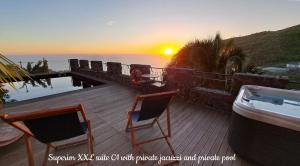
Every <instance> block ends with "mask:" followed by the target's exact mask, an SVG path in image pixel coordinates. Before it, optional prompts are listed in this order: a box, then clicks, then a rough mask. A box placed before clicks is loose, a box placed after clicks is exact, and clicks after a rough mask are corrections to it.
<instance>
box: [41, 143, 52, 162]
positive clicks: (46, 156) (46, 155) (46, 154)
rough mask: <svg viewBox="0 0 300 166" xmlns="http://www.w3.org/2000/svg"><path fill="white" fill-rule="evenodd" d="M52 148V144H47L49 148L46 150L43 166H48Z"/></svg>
mask: <svg viewBox="0 0 300 166" xmlns="http://www.w3.org/2000/svg"><path fill="white" fill-rule="evenodd" d="M50 148H51V146H50V144H47V148H46V152H45V156H44V160H43V166H46V165H47V160H48V155H49V151H50Z"/></svg>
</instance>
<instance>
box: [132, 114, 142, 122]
mask: <svg viewBox="0 0 300 166" xmlns="http://www.w3.org/2000/svg"><path fill="white" fill-rule="evenodd" d="M131 116H132V120H133V121H135V122H138V121H139V119H140V111H134V112H132V114H131Z"/></svg>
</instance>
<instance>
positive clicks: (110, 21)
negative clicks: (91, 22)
mask: <svg viewBox="0 0 300 166" xmlns="http://www.w3.org/2000/svg"><path fill="white" fill-rule="evenodd" d="M114 24H116V21H114V20H109V21H107V22H106V25H107V26H113V25H114Z"/></svg>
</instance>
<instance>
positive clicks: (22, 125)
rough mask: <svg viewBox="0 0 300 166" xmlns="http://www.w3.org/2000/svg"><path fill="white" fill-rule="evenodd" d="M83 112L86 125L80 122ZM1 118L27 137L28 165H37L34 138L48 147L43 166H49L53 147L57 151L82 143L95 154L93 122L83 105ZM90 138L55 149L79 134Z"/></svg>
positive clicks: (5, 115)
mask: <svg viewBox="0 0 300 166" xmlns="http://www.w3.org/2000/svg"><path fill="white" fill-rule="evenodd" d="M78 112H80V114H81V116H82V119H83V122H81V121H80V120H79V116H78ZM0 118H1V119H2V120H3V121H4V122H7V123H9V124H10V125H12V126H14V127H16V128H17V129H19V130H21V131H22V132H24V134H25V141H26V148H27V157H28V163H29V165H30V166H33V165H34V158H33V152H32V145H31V140H30V138H31V137H34V138H36V139H37V140H39V141H40V142H42V143H45V144H47V149H46V153H45V158H44V161H43V165H46V164H47V158H48V154H49V151H50V148H53V149H54V150H57V149H62V148H66V147H69V146H72V145H79V144H82V143H87V144H88V153H89V154H93V136H92V131H91V124H90V121H89V120H87V118H86V115H85V112H84V109H83V107H82V105H81V104H80V105H77V106H69V107H63V108H58V109H48V110H41V111H34V112H25V113H17V114H3V115H0ZM85 134H86V135H87V138H86V139H84V140H80V141H76V142H72V143H67V144H63V145H59V146H56V145H54V144H52V143H53V142H56V141H62V140H66V139H69V138H73V137H77V136H80V135H85Z"/></svg>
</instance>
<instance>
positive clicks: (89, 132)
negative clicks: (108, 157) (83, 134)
mask: <svg viewBox="0 0 300 166" xmlns="http://www.w3.org/2000/svg"><path fill="white" fill-rule="evenodd" d="M93 145H94V138H93V135H92V129H91V123H90V121H88V146H89V148H88V149H89V153H90V154H93V153H94V147H93Z"/></svg>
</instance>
